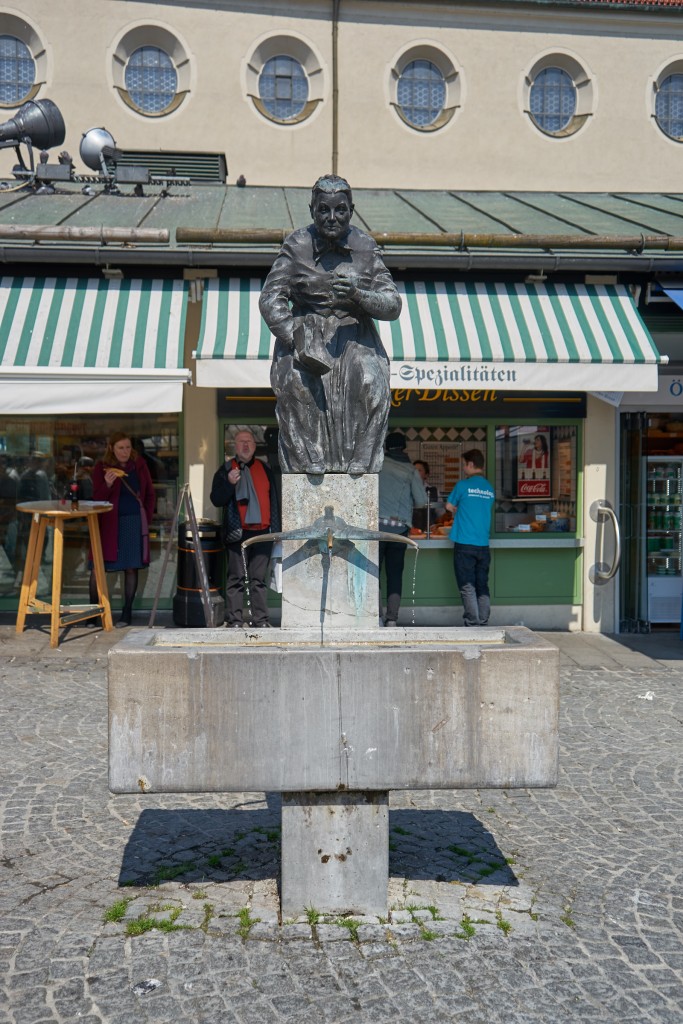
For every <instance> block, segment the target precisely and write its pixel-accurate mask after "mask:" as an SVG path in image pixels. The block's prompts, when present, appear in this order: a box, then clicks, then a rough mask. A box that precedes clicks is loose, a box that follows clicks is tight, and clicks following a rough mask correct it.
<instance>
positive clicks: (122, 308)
mask: <svg viewBox="0 0 683 1024" xmlns="http://www.w3.org/2000/svg"><path fill="white" fill-rule="evenodd" d="M186 306H187V294H186V284H185V282H184V281H161V280H121V281H116V280H105V279H99V278H92V279H80V278H75V277H64V278H59V277H44V278H38V277H3V278H0V401H1V402H2V408H3V411H4V412H5V413H7V412H22V413H49V414H60V413H75V412H100V413H112V412H113V413H116V412H175V411H178V410H180V409H181V408H182V385H183V383H185V382H186V381H188V380H189V379H190V377H191V374H190V371H189V370H185V369H183V344H184V336H185V313H186Z"/></svg>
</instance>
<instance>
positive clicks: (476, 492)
mask: <svg viewBox="0 0 683 1024" xmlns="http://www.w3.org/2000/svg"><path fill="white" fill-rule="evenodd" d="M462 462H463V473H464V477H465V478H464V480H460V481H459V482H458V483H457V484H456V485H455V487H454V488H453V490H452V491H451V493H450V494H449V496H448V501H447V502H446V508H447V509H448V511H449V512H452V513H453V526H452V528H451V532H450V538H451V540H452V541H453V542H454V547H453V567H454V569H455V579H456V581H457V584H458V589H459V590H460V596H461V598H462V605H463V612H464V614H463V621H464V624H465V625H466V626H485V625H486V623H487V622H488V621H489V615H490V613H491V596H490V594H489V566H490V564H491V551H490V549H489V533H490V530H491V508H492V506H493V502H494V500H495V493H494V490H493V487H492V486H491V484H490V483H489V482H488V480H487V479H486V477H485V476H484V456H483V455H482V453H481V452H480V451H478V450H477V449H476V448H471V449H470V450H469V451H467V452H463V456H462Z"/></svg>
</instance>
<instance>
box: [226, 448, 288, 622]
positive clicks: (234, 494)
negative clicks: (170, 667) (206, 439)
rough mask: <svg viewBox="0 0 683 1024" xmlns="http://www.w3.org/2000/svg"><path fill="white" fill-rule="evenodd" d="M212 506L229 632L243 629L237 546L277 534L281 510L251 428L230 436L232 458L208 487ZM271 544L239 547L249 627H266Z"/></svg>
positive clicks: (241, 586) (241, 592)
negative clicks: (223, 562)
mask: <svg viewBox="0 0 683 1024" xmlns="http://www.w3.org/2000/svg"><path fill="white" fill-rule="evenodd" d="M211 503H212V504H213V505H215V506H216V508H222V509H223V544H224V545H225V551H226V554H227V559H228V571H227V574H226V580H225V612H226V616H225V617H226V623H227V625H228V626H229V627H231V628H233V629H239V628H240V627H241V626H245V625H247V623H245V622H244V618H243V605H244V590H245V582H246V580H245V565H244V561H243V557H242V550H243V549H242V546H241V542H242V541H243V540H247V538H249V537H258V536H259V534H266V533H278V532H279V530H280V506H279V502H278V494H277V488H276V486H275V477H274V476H273V473H272V470H271V469H270V466H268V465H266V463H265V462H262V461H261V459H257V458H256V438H255V437H254V435H253V434H252V432H251V430H240V431H238V432H237V433H236V434H235V457H234V458H230V457H229V456H227V457H226V459H225V462H224V464H223V465H222V466H220V467H219V468H218V469H217V470H216V472H215V474H214V478H213V483H212V484H211ZM272 550H273V542H272V541H263V542H262V543H261V542H257V543H255V544H250V545H249V546H248V547H246V548H244V554H245V557H246V560H247V571H248V574H249V595H250V600H251V615H252V621H251V623H249V625H251V626H259V627H264V626H270V622H269V621H268V593H267V587H266V572H267V570H268V563H269V561H270V556H271V552H272Z"/></svg>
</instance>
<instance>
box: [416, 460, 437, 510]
mask: <svg viewBox="0 0 683 1024" xmlns="http://www.w3.org/2000/svg"><path fill="white" fill-rule="evenodd" d="M413 465H414V466H415V469H416V470H417V472H418V474H419V476H420V480H421V481H422V483H423V484H424V489H425V491H426V492H427V501H438V500H439V492H438V490H437V489H436V487H435V486H434V485H433V484H430V482H429V463H428V462H425V460H424V459H415V461H414V462H413Z"/></svg>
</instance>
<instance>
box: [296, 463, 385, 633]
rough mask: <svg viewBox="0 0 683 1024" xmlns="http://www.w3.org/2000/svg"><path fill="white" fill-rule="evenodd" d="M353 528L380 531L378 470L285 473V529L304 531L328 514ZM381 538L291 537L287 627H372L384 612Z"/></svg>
mask: <svg viewBox="0 0 683 1024" xmlns="http://www.w3.org/2000/svg"><path fill="white" fill-rule="evenodd" d="M328 506H332V508H333V509H334V514H335V515H336V516H340V517H341V518H342V519H343V520H344V521H345V522H346V523H347V524H348V525H349V526H351V527H353V526H356V527H361V528H362V529H365V530H367V529H375V530H376V529H377V516H378V511H377V510H378V483H377V474H368V475H366V476H359V477H351V476H346V475H344V474H340V473H328V474H327V475H325V476H319V477H317V476H305V475H302V474H298V473H297V474H287V473H285V474H284V475H283V477H282V529H283V530H285V531H286V530H299V529H303V528H306V527H310V525H311V523H313V522H315V520H316V519H318V518H319V517H321V516H323V515H324V514H325V509H326V508H327V507H328ZM378 554H379V546H378V543H377V541H362V540H354V541H344V540H343V539H338V538H335V539H334V546H333V549H332V552H331V555H332V557H330V552H329V550H328V548H327V544H326V542H325V541H317V540H308V541H305V540H297V541H292V540H289V541H285V542H284V544H283V559H282V575H283V579H282V628H283V629H292V628H293V629H299V628H304V627H312V628H314V629H317V630H320V629H325V630H327V629H337V628H339V627H353V628H355V629H369V628H373V627H376V626H377V618H378V615H379V568H378Z"/></svg>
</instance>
